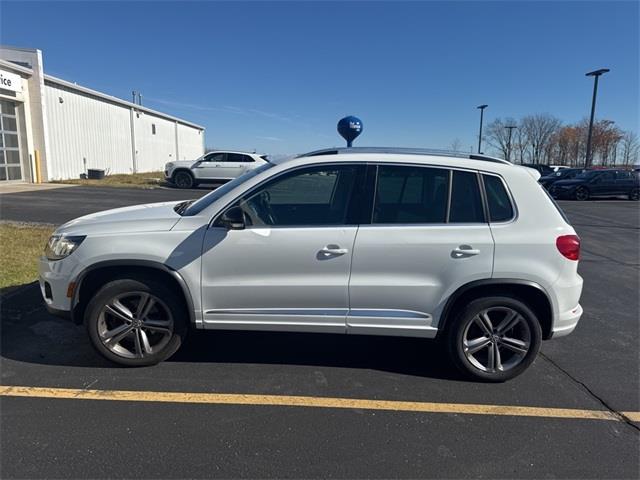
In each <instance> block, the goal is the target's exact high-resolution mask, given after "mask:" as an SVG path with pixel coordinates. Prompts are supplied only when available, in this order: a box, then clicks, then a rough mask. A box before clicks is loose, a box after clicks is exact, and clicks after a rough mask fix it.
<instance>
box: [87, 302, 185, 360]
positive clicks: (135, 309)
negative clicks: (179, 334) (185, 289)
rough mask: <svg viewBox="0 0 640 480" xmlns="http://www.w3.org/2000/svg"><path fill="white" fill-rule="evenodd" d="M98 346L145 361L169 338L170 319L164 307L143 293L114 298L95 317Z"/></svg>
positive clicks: (170, 316) (171, 320)
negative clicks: (101, 345)
mask: <svg viewBox="0 0 640 480" xmlns="http://www.w3.org/2000/svg"><path fill="white" fill-rule="evenodd" d="M98 336H99V337H100V341H101V342H102V344H103V345H104V346H105V347H106V348H107V349H109V350H110V351H111V352H113V353H115V354H116V355H118V356H120V357H124V358H138V359H140V358H145V357H148V356H150V355H153V354H156V353H158V352H160V351H161V350H162V349H163V348H164V347H166V345H167V344H168V343H169V340H171V337H172V336H173V316H172V315H171V311H170V310H169V308H168V307H167V305H166V304H165V303H164V302H163V301H162V300H160V299H159V298H158V297H156V296H155V295H151V294H150V293H146V292H128V293H123V294H120V295H116V296H115V297H113V298H112V299H111V300H109V301H108V302H106V303H105V305H104V306H103V307H102V309H101V310H100V314H99V315H98Z"/></svg>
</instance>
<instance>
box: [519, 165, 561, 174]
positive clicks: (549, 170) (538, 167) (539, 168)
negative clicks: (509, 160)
mask: <svg viewBox="0 0 640 480" xmlns="http://www.w3.org/2000/svg"><path fill="white" fill-rule="evenodd" d="M522 166H523V167H529V168H533V169H534V170H537V171H539V172H540V175H542V176H543V177H544V176H547V175H551V174H552V173H554V170H553V168H551V167H550V166H549V165H543V164H541V163H523V164H522Z"/></svg>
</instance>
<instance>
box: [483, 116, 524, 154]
mask: <svg viewBox="0 0 640 480" xmlns="http://www.w3.org/2000/svg"><path fill="white" fill-rule="evenodd" d="M509 125H517V123H516V121H515V120H514V119H513V118H506V119H505V120H504V121H503V120H502V119H501V118H496V119H495V120H494V121H493V122H491V123H490V124H489V125H487V128H486V129H485V134H484V135H483V137H484V140H485V141H486V142H487V143H488V144H489V145H490V146H491V147H493V149H494V150H496V151H497V152H498V153H499V154H500V155H502V158H506V159H509V157H510V156H511V155H510V153H511V152H510V151H509V150H511V151H513V144H514V138H511V143H509V130H507V126H509ZM512 137H513V135H512Z"/></svg>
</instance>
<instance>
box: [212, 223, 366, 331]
mask: <svg viewBox="0 0 640 480" xmlns="http://www.w3.org/2000/svg"><path fill="white" fill-rule="evenodd" d="M356 230H357V227H355V226H354V227H326V228H325V227H319V228H318V227H301V228H295V227H293V228H247V229H245V230H226V229H224V228H218V227H216V228H210V229H208V231H207V233H206V235H205V240H204V245H203V255H202V300H203V310H204V321H205V325H206V326H207V327H209V328H234V326H236V328H237V326H239V325H242V328H245V327H246V328H251V325H253V326H254V327H256V328H259V329H265V325H270V326H271V328H269V329H283V330H297V329H305V330H309V328H307V327H313V326H315V327H317V328H319V329H321V330H323V331H332V332H339V333H344V331H345V318H346V313H347V309H348V307H349V304H348V280H349V267H350V263H351V252H352V251H353V243H354V239H355V235H356ZM327 246H332V247H336V248H342V249H346V253H343V254H330V253H329V254H327V253H324V252H323V251H322V250H323V248H325V247H327ZM298 327H299V328H298Z"/></svg>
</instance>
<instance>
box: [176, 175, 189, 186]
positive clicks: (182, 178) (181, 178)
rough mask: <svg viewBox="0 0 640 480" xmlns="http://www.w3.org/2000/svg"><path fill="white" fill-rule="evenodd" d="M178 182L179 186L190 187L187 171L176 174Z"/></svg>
mask: <svg viewBox="0 0 640 480" xmlns="http://www.w3.org/2000/svg"><path fill="white" fill-rule="evenodd" d="M176 183H177V184H178V186H179V187H188V186H189V183H190V182H189V179H188V177H187V174H186V173H179V174H178V175H177V176H176Z"/></svg>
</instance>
